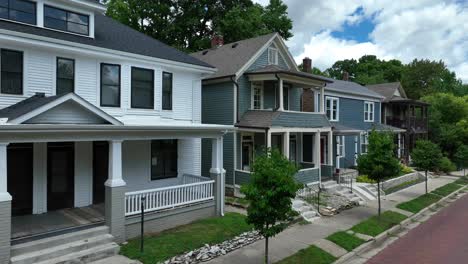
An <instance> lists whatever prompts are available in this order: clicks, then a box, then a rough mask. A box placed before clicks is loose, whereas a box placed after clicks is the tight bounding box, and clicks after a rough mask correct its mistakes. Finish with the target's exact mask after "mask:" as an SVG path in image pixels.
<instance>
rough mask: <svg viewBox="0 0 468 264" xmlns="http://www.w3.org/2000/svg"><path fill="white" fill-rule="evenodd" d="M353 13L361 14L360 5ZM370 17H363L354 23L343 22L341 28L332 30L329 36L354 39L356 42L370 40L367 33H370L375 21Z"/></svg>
mask: <svg viewBox="0 0 468 264" xmlns="http://www.w3.org/2000/svg"><path fill="white" fill-rule="evenodd" d="M353 15H357V16H362V15H363V9H362V7H359V8H358V9H357V10H356V11H355V12H354V13H353ZM372 19H373V16H371V17H364V18H363V19H362V20H359V21H358V22H355V23H351V22H345V23H343V25H342V28H341V29H339V30H335V31H332V32H331V36H332V37H334V38H338V39H344V40H354V41H357V42H367V41H370V39H369V34H370V33H372V31H373V30H374V27H375V23H374V22H373V21H372Z"/></svg>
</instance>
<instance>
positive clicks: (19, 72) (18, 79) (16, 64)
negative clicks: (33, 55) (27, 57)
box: [1, 49, 23, 94]
mask: <svg viewBox="0 0 468 264" xmlns="http://www.w3.org/2000/svg"><path fill="white" fill-rule="evenodd" d="M1 56H2V58H1V59H2V62H1V68H2V69H1V70H2V72H1V80H2V81H1V85H2V87H1V91H2V93H3V94H23V53H22V52H21V51H14V50H6V49H2V50H1Z"/></svg>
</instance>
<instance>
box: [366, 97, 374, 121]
mask: <svg viewBox="0 0 468 264" xmlns="http://www.w3.org/2000/svg"><path fill="white" fill-rule="evenodd" d="M364 121H365V122H374V102H364Z"/></svg>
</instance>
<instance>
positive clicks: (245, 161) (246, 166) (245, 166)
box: [241, 135, 254, 171]
mask: <svg viewBox="0 0 468 264" xmlns="http://www.w3.org/2000/svg"><path fill="white" fill-rule="evenodd" d="M241 145H242V153H241V169H242V170H243V171H250V169H251V168H252V162H253V153H254V139H253V136H252V135H243V136H242V144H241Z"/></svg>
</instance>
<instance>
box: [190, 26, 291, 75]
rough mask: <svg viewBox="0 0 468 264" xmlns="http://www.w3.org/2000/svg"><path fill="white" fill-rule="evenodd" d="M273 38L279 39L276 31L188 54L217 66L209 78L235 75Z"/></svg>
mask: <svg viewBox="0 0 468 264" xmlns="http://www.w3.org/2000/svg"><path fill="white" fill-rule="evenodd" d="M275 38H279V39H281V37H280V36H279V35H278V33H271V34H267V35H263V36H259V37H255V38H250V39H245V40H241V41H236V42H234V43H229V44H224V45H222V46H220V47H217V48H211V49H206V50H202V51H199V52H195V53H192V54H190V55H192V56H193V57H195V58H197V59H199V60H202V61H204V62H206V63H208V64H211V65H213V66H215V67H216V68H218V72H216V73H215V74H214V75H210V76H209V79H216V78H221V77H229V76H235V75H237V74H239V72H240V71H241V70H242V69H243V68H245V66H246V65H247V64H248V63H249V62H251V61H252V59H253V58H254V57H255V56H256V55H259V51H261V50H262V48H264V47H265V46H266V45H267V44H269V43H271V42H272V41H273V40H274V39H275ZM281 41H282V40H281ZM286 50H287V48H286ZM288 55H289V54H288Z"/></svg>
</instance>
